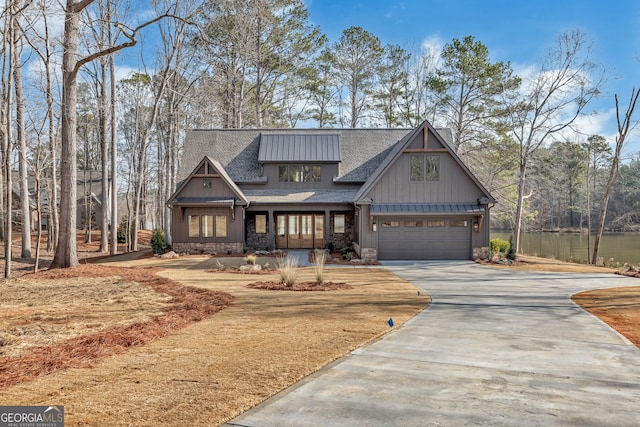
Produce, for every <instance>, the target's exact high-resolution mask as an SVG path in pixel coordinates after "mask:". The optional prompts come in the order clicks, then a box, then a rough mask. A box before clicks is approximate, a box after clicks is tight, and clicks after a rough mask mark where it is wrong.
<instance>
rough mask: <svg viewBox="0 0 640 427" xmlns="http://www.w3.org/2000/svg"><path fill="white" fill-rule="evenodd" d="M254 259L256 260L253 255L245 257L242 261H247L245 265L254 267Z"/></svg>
mask: <svg viewBox="0 0 640 427" xmlns="http://www.w3.org/2000/svg"><path fill="white" fill-rule="evenodd" d="M256 259H258V258H257V257H256V256H255V255H247V256H246V257H245V258H244V260H245V261H247V264H251V265H256Z"/></svg>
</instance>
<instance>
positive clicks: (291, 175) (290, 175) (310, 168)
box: [278, 165, 321, 182]
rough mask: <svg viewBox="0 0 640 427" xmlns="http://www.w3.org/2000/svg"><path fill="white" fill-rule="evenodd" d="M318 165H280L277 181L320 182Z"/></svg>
mask: <svg viewBox="0 0 640 427" xmlns="http://www.w3.org/2000/svg"><path fill="white" fill-rule="evenodd" d="M320 172H321V167H320V165H280V166H278V181H280V182H320V177H321V176H320Z"/></svg>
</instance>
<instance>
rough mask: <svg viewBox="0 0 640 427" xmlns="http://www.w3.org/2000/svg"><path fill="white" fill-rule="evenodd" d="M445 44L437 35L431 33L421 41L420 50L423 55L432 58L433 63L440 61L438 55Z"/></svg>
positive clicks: (439, 55)
mask: <svg viewBox="0 0 640 427" xmlns="http://www.w3.org/2000/svg"><path fill="white" fill-rule="evenodd" d="M444 45H445V41H444V40H443V39H442V37H440V36H439V35H436V34H434V35H431V36H429V37H427V38H426V39H424V40H423V41H422V50H423V52H424V54H425V55H427V56H430V57H432V58H433V60H434V63H435V64H438V63H440V57H441V55H442V48H443V47H444Z"/></svg>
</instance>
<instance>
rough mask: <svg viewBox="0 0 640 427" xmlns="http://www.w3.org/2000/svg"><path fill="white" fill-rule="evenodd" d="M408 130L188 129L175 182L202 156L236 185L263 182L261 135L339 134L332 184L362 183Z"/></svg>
mask: <svg viewBox="0 0 640 427" xmlns="http://www.w3.org/2000/svg"><path fill="white" fill-rule="evenodd" d="M409 131H410V129H286V130H284V129H277V130H264V129H215V130H202V129H196V130H189V131H187V133H186V137H185V143H184V151H183V155H182V161H181V163H180V169H179V172H178V180H179V181H181V180H183V179H185V178H186V177H187V176H188V175H189V174H190V173H191V172H192V171H193V169H194V168H195V167H196V166H197V165H198V163H199V162H200V161H201V160H202V158H203V157H204V156H209V157H210V158H211V159H214V160H217V161H218V162H220V164H221V165H222V166H223V167H224V169H225V170H226V171H227V173H228V174H229V177H230V178H231V179H232V180H233V181H234V182H237V183H250V182H264V177H262V176H261V167H260V162H258V155H259V151H260V137H261V135H265V136H268V135H283V134H286V135H292V136H297V135H300V136H302V135H319V136H322V137H324V138H328V137H329V135H339V138H340V148H341V162H340V175H339V176H338V177H337V178H336V182H359V183H362V182H364V181H366V180H367V178H368V177H369V176H370V175H371V174H372V173H373V171H375V170H376V168H377V167H378V165H379V164H380V163H381V162H382V160H383V159H384V158H385V157H386V155H387V154H388V153H389V150H390V148H391V147H392V146H393V145H394V144H395V143H396V142H398V141H399V140H400V139H402V138H403V137H404V136H405V135H407V133H409Z"/></svg>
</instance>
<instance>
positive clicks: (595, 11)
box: [305, 0, 640, 153]
mask: <svg viewBox="0 0 640 427" xmlns="http://www.w3.org/2000/svg"><path fill="white" fill-rule="evenodd" d="M305 3H306V5H307V8H308V10H309V17H310V21H311V22H312V23H313V24H315V25H319V26H320V29H321V30H322V32H323V33H325V34H326V35H327V36H328V37H329V39H330V41H331V42H334V41H336V40H337V39H338V38H339V37H340V34H341V33H342V31H343V30H344V29H345V28H348V27H350V26H360V27H362V28H364V29H365V30H367V31H369V32H371V33H373V34H375V35H376V36H378V37H379V38H380V40H381V41H382V43H383V44H389V43H391V44H399V45H401V46H402V47H404V48H405V49H407V50H415V49H416V48H417V47H419V46H421V45H422V44H423V43H425V42H428V43H431V44H441V45H442V44H445V43H448V42H450V41H451V40H452V39H453V38H463V37H465V36H467V35H472V36H474V37H475V38H476V40H478V41H481V42H482V43H483V44H485V45H486V46H487V48H488V49H489V53H490V56H491V59H492V60H493V61H510V62H511V63H512V65H513V67H514V69H515V70H516V71H517V70H518V69H526V68H528V67H532V66H535V65H536V64H538V63H539V60H540V59H541V58H542V57H543V56H544V54H545V52H546V50H547V49H549V48H550V47H551V46H552V45H553V42H554V40H555V39H556V37H557V36H558V35H559V34H561V33H562V32H564V31H567V30H573V29H581V30H583V31H584V32H585V33H586V34H587V35H588V36H589V37H590V38H591V39H592V40H593V43H594V45H593V49H594V59H595V60H596V61H597V62H599V63H601V64H602V65H603V66H604V69H605V72H606V79H607V81H606V83H605V86H604V87H603V89H602V97H601V98H600V99H599V100H598V101H597V102H596V103H594V104H593V105H592V106H591V110H596V111H598V112H600V113H601V115H600V116H599V117H597V118H591V120H588V121H586V122H585V123H584V126H585V128H589V132H593V133H599V134H602V135H604V136H607V137H609V138H612V137H614V136H615V130H616V129H615V118H614V116H613V114H614V107H615V104H614V100H613V94H614V93H617V94H618V96H619V98H620V99H621V100H622V102H623V103H625V102H626V101H628V98H629V95H630V91H631V88H632V87H634V86H635V87H637V88H640V1H638V0H609V1H604V0H597V1H596V0H582V1H579V0H555V1H551V0H538V1H527V0H522V1H520V0H484V1H479V0H478V1H474V0H357V1H356V0H305ZM629 150H631V151H632V152H636V153H637V152H638V151H640V144H639V143H638V138H634V143H633V146H631V144H630V146H629V147H628V150H626V151H629Z"/></svg>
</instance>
